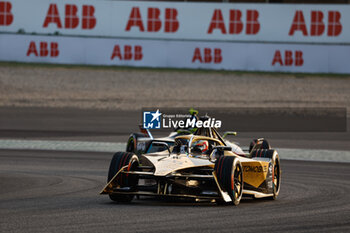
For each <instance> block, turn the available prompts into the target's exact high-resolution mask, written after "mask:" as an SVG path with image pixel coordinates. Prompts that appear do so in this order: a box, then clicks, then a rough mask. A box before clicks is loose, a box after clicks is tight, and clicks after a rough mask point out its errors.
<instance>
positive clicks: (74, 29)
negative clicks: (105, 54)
mask: <svg viewBox="0 0 350 233" xmlns="http://www.w3.org/2000/svg"><path fill="white" fill-rule="evenodd" d="M18 31H22V32H23V31H24V32H25V33H39V34H49V33H55V32H59V33H60V34H62V35H86V36H108V37H118V38H135V39H136V38H138V39H140V38H153V39H175V40H184V39H186V40H200V41H213V40H217V41H236V42H244V41H254V42H257V41H260V42H261V41H264V42H293V43H332V44H333V43H350V5H315V4H313V5H305V4H232V3H219V4H218V3H184V2H134V1H125V2H123V1H103V0H101V1H88V0H59V1H58V0H26V1H23V0H0V32H12V33H13V32H15V33H16V32H18Z"/></svg>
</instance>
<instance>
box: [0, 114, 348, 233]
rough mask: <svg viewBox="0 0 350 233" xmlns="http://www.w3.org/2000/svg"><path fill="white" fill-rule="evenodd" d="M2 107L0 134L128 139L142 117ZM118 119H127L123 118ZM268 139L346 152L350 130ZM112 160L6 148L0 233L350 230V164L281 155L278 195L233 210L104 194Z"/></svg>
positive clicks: (1, 160)
mask: <svg viewBox="0 0 350 233" xmlns="http://www.w3.org/2000/svg"><path fill="white" fill-rule="evenodd" d="M0 113H1V114H0V123H1V124H0V132H1V133H0V137H1V138H3V139H6V138H21V139H42V138H45V139H65V140H91V141H124V140H125V138H127V136H128V133H129V132H130V131H131V130H133V129H130V128H128V127H126V126H127V125H134V122H133V121H134V120H135V121H136V122H135V124H136V123H137V121H138V119H137V118H135V119H134V120H130V119H132V117H131V118H129V117H128V116H130V113H126V112H123V113H117V112H99V111H92V110H91V111H87V110H84V111H80V110H79V111H78V110H72V109H70V110H69V109H61V110H60V111H58V110H57V109H32V108H23V109H21V108H0ZM116 119H119V120H120V119H129V120H125V121H121V122H123V123H120V124H119V125H118V123H116V122H118V121H117V120H116ZM115 124H116V125H115ZM125 125H126V126H125ZM127 128H128V129H127ZM134 128H135V129H137V127H134ZM118 129H119V130H118ZM128 130H130V131H129V132H127V131H128ZM118 132H119V133H118ZM244 136H247V138H248V136H253V135H244ZM271 136H273V137H274V139H276V140H273V142H274V143H276V144H277V145H278V146H279V147H283V146H290V147H292V148H293V147H295V148H303V147H309V148H318V149H334V148H339V149H342V150H349V149H348V147H349V145H348V142H349V140H348V137H349V134H348V133H333V134H314V133H312V134H302V135H300V134H299V138H298V135H297V134H284V133H279V134H278V133H277V134H275V135H271ZM278 138H282V139H280V140H278ZM245 140H248V139H245V138H244V137H243V141H245ZM320 142H321V143H320ZM327 142H328V143H327ZM111 157H112V153H96V152H69V151H34V150H29V151H27V150H0V187H1V188H0V232H294V231H295V232H349V231H350V217H349V216H350V202H349V193H350V165H349V163H335V162H331V163H329V162H310V161H309V162H307V161H292V160H282V161H281V166H282V186H281V192H280V195H279V197H278V199H277V200H276V201H270V200H261V199H257V200H255V199H250V198H245V199H243V200H242V201H241V204H240V205H239V206H237V207H235V206H217V205H215V204H214V203H194V202H184V201H182V202H172V201H168V200H158V199H154V198H142V197H141V199H140V200H134V202H132V203H130V204H116V203H113V202H112V201H110V200H109V198H108V196H104V195H99V192H100V190H101V189H102V188H103V186H104V184H105V183H106V177H107V171H108V166H109V162H110V159H111Z"/></svg>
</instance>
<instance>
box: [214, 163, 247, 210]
mask: <svg viewBox="0 0 350 233" xmlns="http://www.w3.org/2000/svg"><path fill="white" fill-rule="evenodd" d="M214 171H215V173H216V176H217V179H218V182H219V184H220V186H221V188H222V189H223V191H226V192H227V193H228V194H229V195H230V197H231V199H232V203H233V204H234V205H238V204H239V202H240V201H241V198H242V195H243V170H242V164H241V162H240V161H239V159H238V158H237V157H236V156H221V157H219V158H218V159H217V161H216V162H215V167H214ZM218 204H222V202H220V201H218Z"/></svg>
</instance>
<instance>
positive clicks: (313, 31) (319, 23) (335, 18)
mask: <svg viewBox="0 0 350 233" xmlns="http://www.w3.org/2000/svg"><path fill="white" fill-rule="evenodd" d="M340 18H341V14H340V12H339V11H328V24H327V36H339V35H340V33H341V32H342V25H341V23H340ZM310 23H311V27H310V36H321V35H323V33H324V32H325V28H326V25H325V23H324V14H323V12H322V11H311V19H310ZM296 31H300V32H301V33H302V34H303V35H304V36H307V35H308V31H307V27H306V23H305V18H304V14H303V12H302V11H296V12H295V15H294V19H293V23H292V26H291V27H290V30H289V35H290V36H293V35H294V33H295V32H296Z"/></svg>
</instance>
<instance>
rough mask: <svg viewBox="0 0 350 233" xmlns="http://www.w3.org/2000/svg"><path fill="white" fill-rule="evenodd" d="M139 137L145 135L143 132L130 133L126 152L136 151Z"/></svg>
mask: <svg viewBox="0 0 350 233" xmlns="http://www.w3.org/2000/svg"><path fill="white" fill-rule="evenodd" d="M139 137H145V135H144V134H142V133H133V134H131V135H130V137H129V139H128V142H127V144H126V152H133V153H136V150H137V139H138V138H139Z"/></svg>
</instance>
